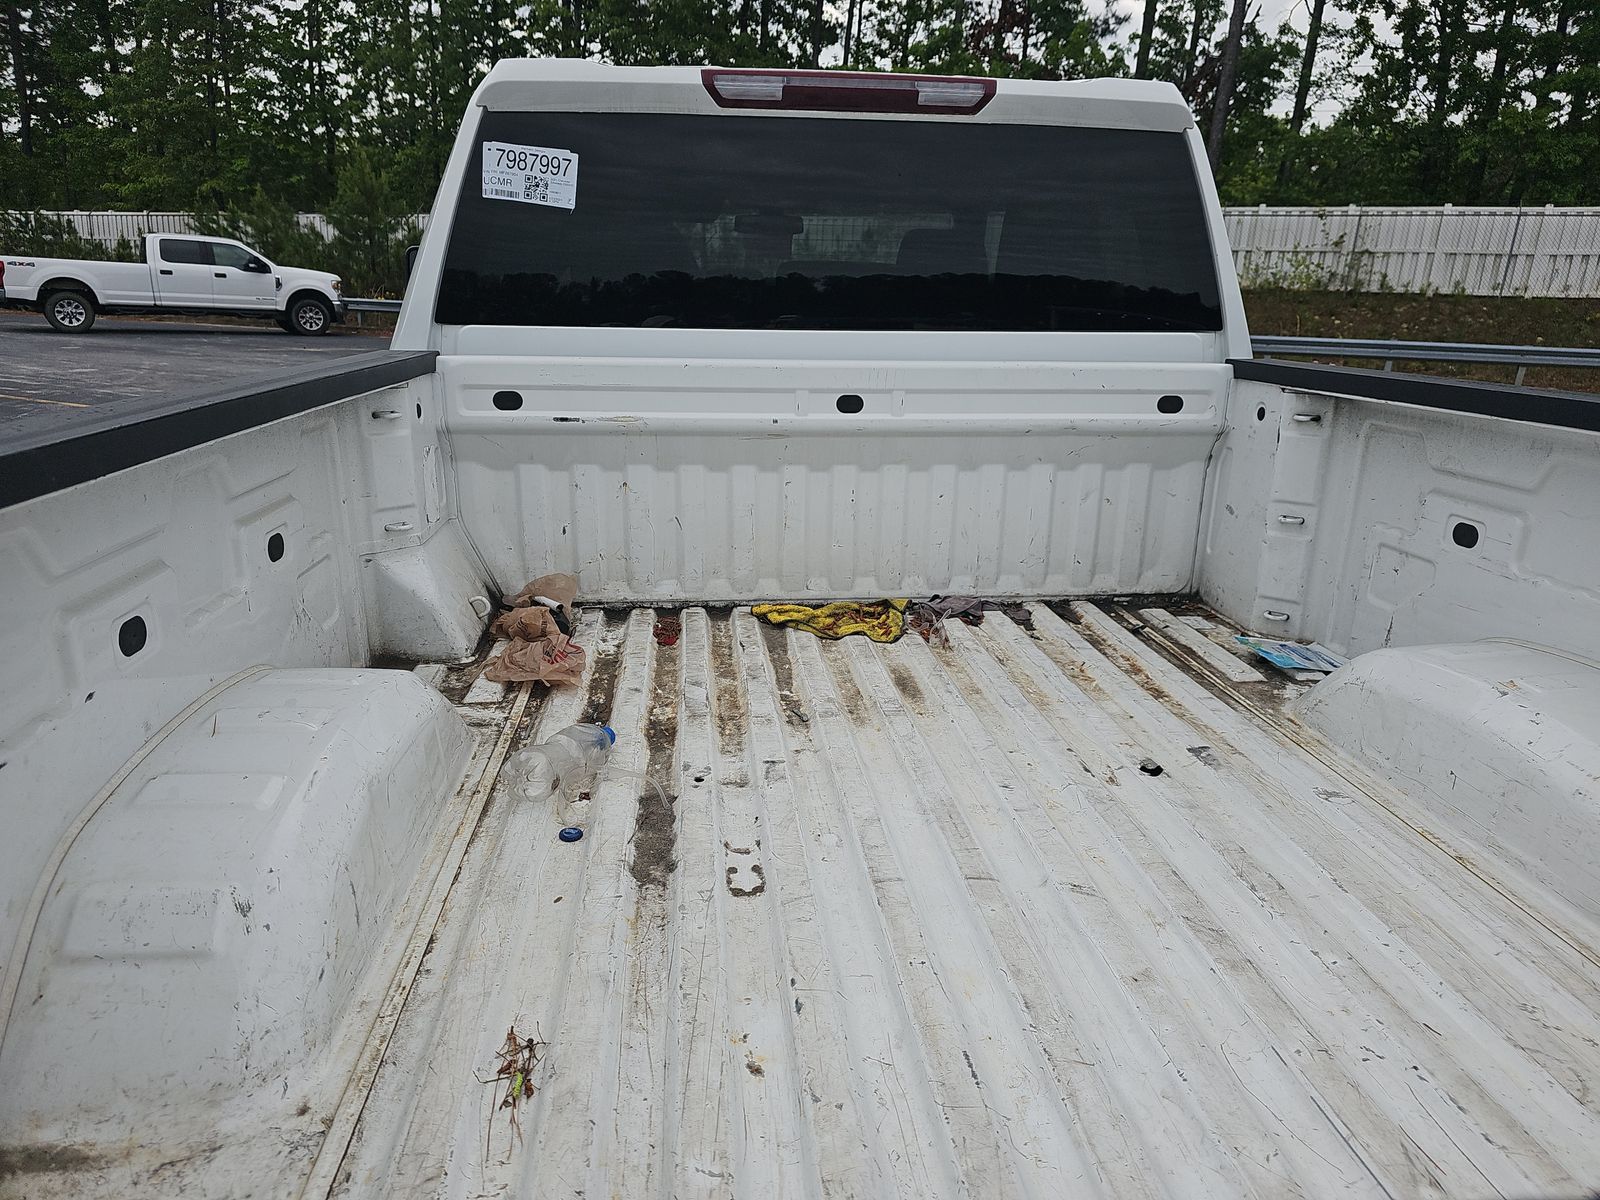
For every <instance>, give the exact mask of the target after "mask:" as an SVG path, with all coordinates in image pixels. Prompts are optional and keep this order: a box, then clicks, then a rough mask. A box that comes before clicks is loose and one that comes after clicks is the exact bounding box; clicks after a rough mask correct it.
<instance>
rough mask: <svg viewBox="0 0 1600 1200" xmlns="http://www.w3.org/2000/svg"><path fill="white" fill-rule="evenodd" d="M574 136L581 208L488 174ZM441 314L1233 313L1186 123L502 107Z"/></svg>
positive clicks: (1091, 323) (823, 318)
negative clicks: (519, 155) (488, 191)
mask: <svg viewBox="0 0 1600 1200" xmlns="http://www.w3.org/2000/svg"><path fill="white" fill-rule="evenodd" d="M485 142H497V143H502V144H512V145H522V146H533V147H550V148H557V149H561V150H565V151H570V152H572V153H573V154H575V155H576V156H577V179H576V185H577V186H576V200H575V204H574V207H573V208H571V209H567V208H563V207H555V206H546V205H538V204H527V203H522V202H519V201H515V200H502V199H491V198H485V197H484V195H483V186H484V181H483V174H482V170H481V166H482V154H483V151H482V144H483V143H485ZM437 317H438V320H439V321H440V322H441V323H444V324H495V325H578V326H595V325H619V326H679V327H688V328H702V329H883V330H888V329H936V330H1123V329H1126V330H1146V329H1220V328H1222V315H1221V307H1220V304H1219V303H1218V297H1217V279H1216V272H1215V270H1214V268H1213V266H1212V260H1211V242H1210V237H1209V234H1208V232H1207V229H1206V224H1205V213H1204V209H1203V205H1202V202H1201V196H1200V189H1199V185H1198V183H1197V182H1196V179H1195V173H1194V166H1193V163H1192V161H1191V159H1190V156H1189V151H1188V147H1187V146H1186V144H1185V142H1184V138H1183V135H1182V134H1177V133H1154V132H1142V131H1132V130H1110V129H1075V128H1063V127H1058V126H1027V125H980V124H962V123H959V122H955V121H950V122H913V121H883V120H860V121H858V120H843V121H841V120H824V119H817V118H805V117H783V118H762V117H739V116H679V115H663V114H637V113H573V114H567V113H485V114H484V116H483V120H482V124H481V126H480V128H479V131H478V136H477V139H476V144H475V146H474V153H473V156H472V158H471V159H470V160H469V166H468V169H467V172H466V178H465V180H464V181H463V187H462V192H461V198H460V202H459V205H458V208H457V211H456V220H455V226H454V228H453V229H452V230H451V233H450V245H449V249H448V252H447V257H446V261H445V270H444V278H443V281H442V284H441V288H440V293H439V302H438V308H437Z"/></svg>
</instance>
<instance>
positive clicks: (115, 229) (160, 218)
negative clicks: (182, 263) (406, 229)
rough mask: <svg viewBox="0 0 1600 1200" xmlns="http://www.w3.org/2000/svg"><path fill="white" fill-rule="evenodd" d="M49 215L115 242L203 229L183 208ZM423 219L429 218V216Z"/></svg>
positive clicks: (318, 223) (321, 221) (305, 216)
mask: <svg viewBox="0 0 1600 1200" xmlns="http://www.w3.org/2000/svg"><path fill="white" fill-rule="evenodd" d="M7 215H8V216H11V217H26V216H27V214H26V213H21V212H11V213H8V214H7ZM43 215H44V216H47V217H60V218H62V219H64V220H66V221H67V222H69V223H70V224H71V225H72V227H73V228H74V229H76V230H77V231H78V235H79V236H80V237H85V238H88V239H89V240H91V241H96V242H100V243H101V244H103V245H105V246H108V247H109V246H115V245H116V244H117V242H118V241H119V240H120V239H122V238H127V239H128V240H130V241H137V240H138V239H139V238H141V237H143V236H144V235H145V234H147V233H199V232H200V230H199V229H198V227H197V226H196V225H195V220H194V214H192V213H182V212H89V211H86V210H84V209H68V210H63V211H59V212H47V213H45V214H43ZM418 219H419V220H422V221H426V220H427V218H426V217H420V218H418ZM300 223H301V224H302V225H306V226H309V227H311V228H314V229H316V230H317V231H318V232H319V233H321V234H322V235H323V236H324V237H331V236H332V234H333V226H332V225H330V224H329V223H328V218H327V217H325V216H323V215H322V214H321V213H301V214H300Z"/></svg>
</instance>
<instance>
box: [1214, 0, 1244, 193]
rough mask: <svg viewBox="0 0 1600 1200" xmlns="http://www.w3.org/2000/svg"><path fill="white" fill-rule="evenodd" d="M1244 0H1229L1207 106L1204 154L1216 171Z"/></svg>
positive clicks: (1236, 69)
mask: <svg viewBox="0 0 1600 1200" xmlns="http://www.w3.org/2000/svg"><path fill="white" fill-rule="evenodd" d="M1244 6H1245V0H1233V15H1232V16H1231V17H1229V18H1228V40H1227V41H1226V42H1224V43H1223V45H1222V73H1221V75H1219V76H1218V78H1217V97H1216V100H1215V101H1214V102H1213V103H1212V106H1211V137H1210V138H1209V139H1208V140H1207V142H1206V155H1207V157H1209V158H1210V159H1211V171H1212V173H1213V174H1215V173H1216V170H1217V164H1218V163H1219V162H1221V161H1222V130H1223V128H1224V127H1225V126H1226V125H1227V123H1228V103H1229V102H1230V101H1231V100H1232V99H1233V81H1234V77H1235V76H1236V75H1237V74H1238V72H1239V43H1240V42H1241V41H1242V40H1243V39H1244Z"/></svg>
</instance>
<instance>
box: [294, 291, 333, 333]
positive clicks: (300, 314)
mask: <svg viewBox="0 0 1600 1200" xmlns="http://www.w3.org/2000/svg"><path fill="white" fill-rule="evenodd" d="M331 324H333V310H332V309H330V308H329V307H328V306H327V305H326V304H324V303H323V302H322V301H321V300H318V299H317V298H316V297H315V296H302V297H301V298H300V299H298V300H296V301H295V302H294V303H293V304H291V305H290V306H289V328H291V329H293V330H294V331H295V332H296V333H299V334H304V335H305V336H306V337H321V336H322V335H323V334H325V333H327V332H328V326H329V325H331Z"/></svg>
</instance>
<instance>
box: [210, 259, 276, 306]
mask: <svg viewBox="0 0 1600 1200" xmlns="http://www.w3.org/2000/svg"><path fill="white" fill-rule="evenodd" d="M211 261H212V271H211V294H212V296H213V298H214V299H213V303H214V304H215V305H216V306H217V307H218V308H239V309H268V310H270V309H273V308H275V307H276V306H277V297H276V296H275V295H274V294H273V286H272V268H271V266H270V265H268V263H267V261H266V260H265V259H263V258H262V257H261V256H260V255H259V254H256V253H255V252H254V251H251V250H247V249H246V248H245V247H243V246H241V245H239V244H238V243H236V242H212V243H211Z"/></svg>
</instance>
